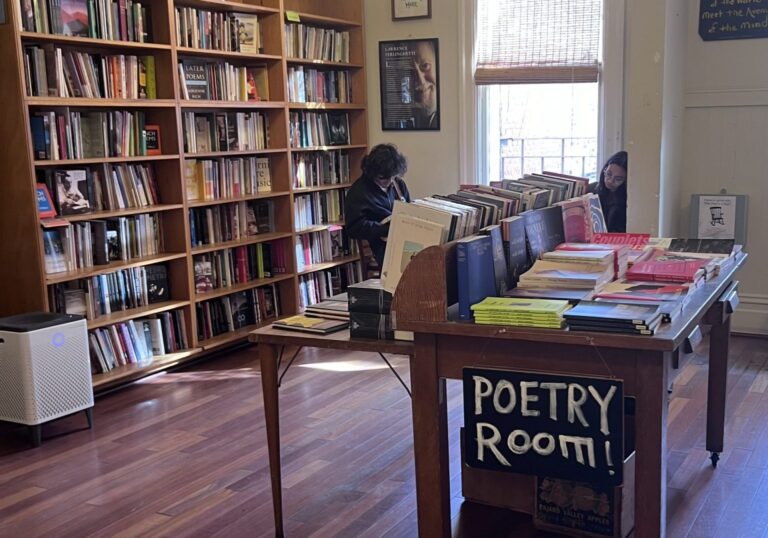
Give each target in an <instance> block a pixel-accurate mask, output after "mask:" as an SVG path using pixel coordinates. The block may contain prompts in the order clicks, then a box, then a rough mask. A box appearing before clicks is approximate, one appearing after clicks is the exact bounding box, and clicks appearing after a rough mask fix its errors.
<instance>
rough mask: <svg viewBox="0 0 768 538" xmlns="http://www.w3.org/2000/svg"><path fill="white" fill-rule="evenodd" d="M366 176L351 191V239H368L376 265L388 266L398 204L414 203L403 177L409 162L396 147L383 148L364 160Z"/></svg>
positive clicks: (346, 209) (348, 208) (347, 210)
mask: <svg viewBox="0 0 768 538" xmlns="http://www.w3.org/2000/svg"><path fill="white" fill-rule="evenodd" d="M361 168H362V171H363V174H362V176H360V178H359V179H358V180H357V181H355V183H354V184H353V185H352V187H350V189H349V191H347V197H346V200H345V202H344V214H345V219H346V225H347V233H348V234H349V237H350V238H351V239H365V240H366V241H368V244H369V245H370V247H371V251H372V252H373V255H374V257H375V258H376V261H377V262H378V263H379V266H381V265H382V264H383V263H384V250H385V248H386V242H385V241H386V239H387V234H388V233H389V220H390V217H391V216H392V208H393V206H394V204H395V200H402V201H404V202H410V201H411V196H410V194H409V193H408V187H407V186H406V185H405V181H403V178H402V177H401V176H402V175H403V174H405V172H406V170H408V162H407V161H406V159H405V157H404V156H403V154H402V153H400V152H399V151H398V149H397V146H395V145H394V144H379V145H378V146H375V147H374V148H373V149H371V151H370V153H368V155H366V156H365V158H363V163H362V166H361Z"/></svg>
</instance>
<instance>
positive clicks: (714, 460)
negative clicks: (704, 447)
mask: <svg viewBox="0 0 768 538" xmlns="http://www.w3.org/2000/svg"><path fill="white" fill-rule="evenodd" d="M709 459H710V460H712V467H713V468H715V469H717V462H718V461H720V453H719V452H712V453H710V456H709Z"/></svg>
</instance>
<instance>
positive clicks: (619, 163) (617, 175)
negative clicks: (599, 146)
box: [589, 151, 629, 233]
mask: <svg viewBox="0 0 768 538" xmlns="http://www.w3.org/2000/svg"><path fill="white" fill-rule="evenodd" d="M628 171H629V163H628V156H627V152H626V151H619V152H618V153H615V154H614V155H611V157H610V158H609V159H608V160H607V161H606V163H605V166H603V169H602V171H601V172H600V181H598V182H597V183H592V184H591V185H590V186H589V187H590V189H589V191H590V192H593V193H595V194H597V195H598V196H599V197H600V205H601V206H602V208H603V215H604V216H605V225H606V227H607V228H608V231H609V232H617V233H625V232H626V231H627V172H628Z"/></svg>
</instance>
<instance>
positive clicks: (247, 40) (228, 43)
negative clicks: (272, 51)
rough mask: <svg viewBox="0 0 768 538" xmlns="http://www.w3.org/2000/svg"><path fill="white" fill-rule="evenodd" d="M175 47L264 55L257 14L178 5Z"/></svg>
mask: <svg viewBox="0 0 768 538" xmlns="http://www.w3.org/2000/svg"><path fill="white" fill-rule="evenodd" d="M175 9H176V44H177V45H178V46H180V47H191V48H195V49H207V50H221V51H229V52H243V53H246V54H258V53H261V52H263V51H264V50H263V39H262V37H261V23H260V22H259V18H258V15H255V14H246V13H224V12H218V11H206V10H204V9H197V8H193V7H187V6H176V8H175Z"/></svg>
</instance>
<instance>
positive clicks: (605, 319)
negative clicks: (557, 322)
mask: <svg viewBox="0 0 768 538" xmlns="http://www.w3.org/2000/svg"><path fill="white" fill-rule="evenodd" d="M563 317H564V318H565V319H566V321H567V322H568V327H569V328H570V329H571V330H572V331H596V332H616V333H626V334H644V335H652V334H654V332H655V331H656V329H657V328H658V326H659V325H660V324H661V321H662V313H661V312H660V310H659V307H658V305H654V304H647V305H644V304H626V303H610V302H597V301H582V302H581V303H579V304H578V305H576V306H575V307H573V308H572V309H571V310H569V311H568V312H566V313H564V314H563Z"/></svg>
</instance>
